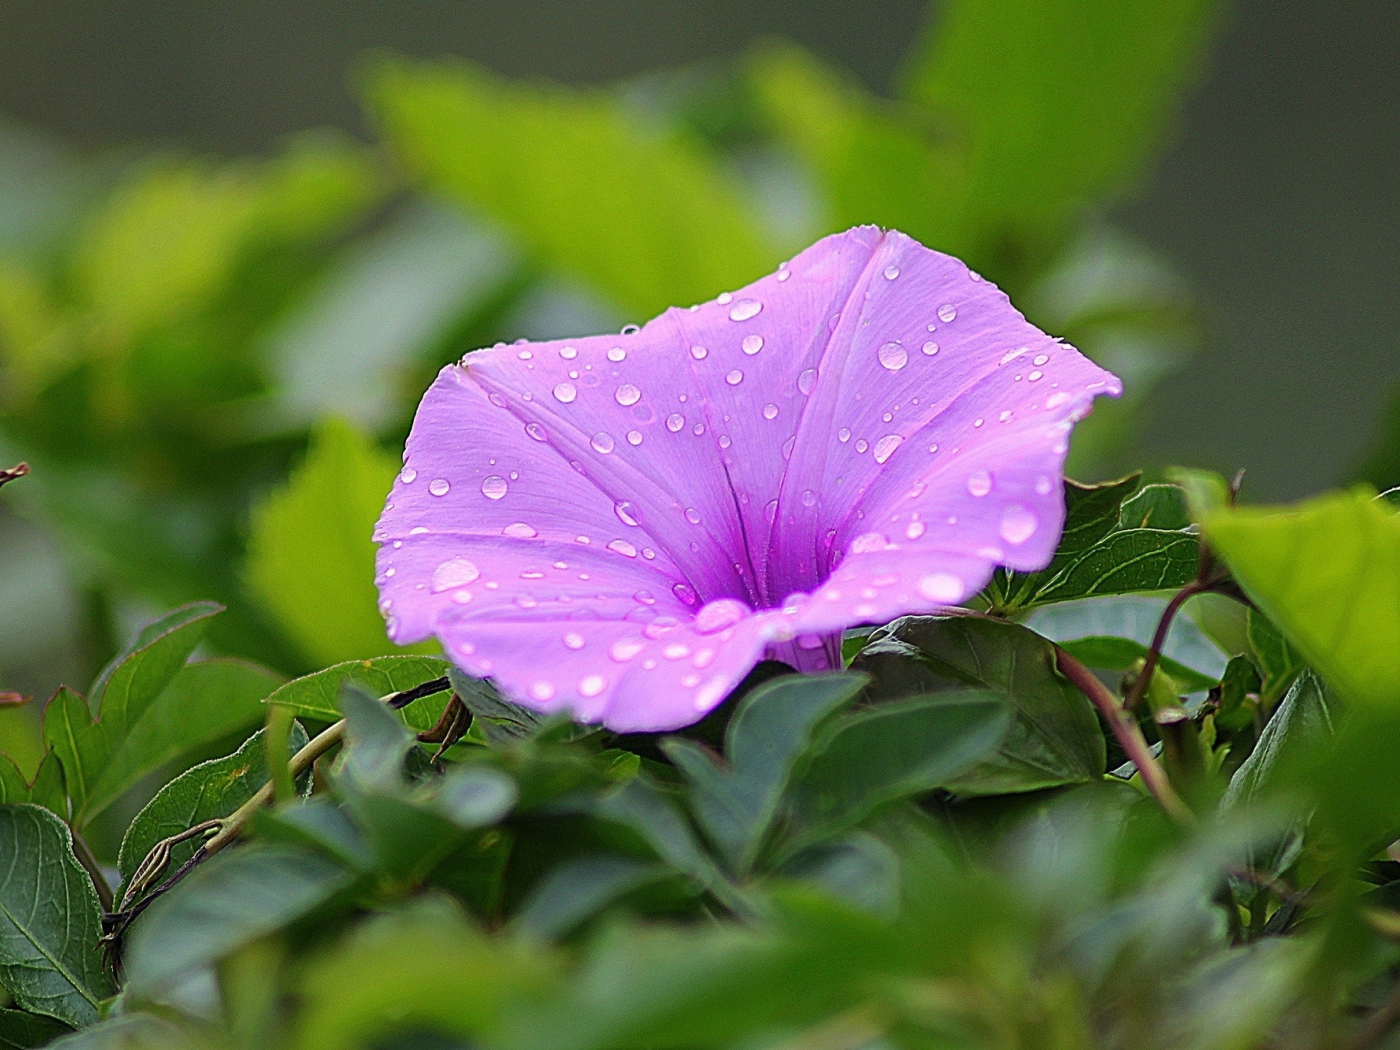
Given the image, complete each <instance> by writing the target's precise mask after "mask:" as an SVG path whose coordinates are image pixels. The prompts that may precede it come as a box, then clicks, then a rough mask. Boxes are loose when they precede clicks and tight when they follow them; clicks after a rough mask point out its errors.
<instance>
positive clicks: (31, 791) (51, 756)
mask: <svg viewBox="0 0 1400 1050" xmlns="http://www.w3.org/2000/svg"><path fill="white" fill-rule="evenodd" d="M6 802H8V803H11V804H16V803H21V802H33V803H34V804H35V805H37V806H43V807H44V808H45V809H47V810H49V811H51V812H52V813H54V814H55V815H56V816H57V817H58V818H59V819H60V820H62V819H63V818H64V817H65V816H67V813H68V796H67V795H65V794H64V791H63V765H62V763H61V762H60V761H59V757H58V755H57V754H56V753H55V752H54V751H53V750H49V751H46V752H44V757H43V758H42V759H40V760H39V768H38V769H37V770H35V772H34V779H33V780H26V779H25V777H24V773H23V772H21V770H20V768H19V766H17V765H15V763H14V762H13V760H11V758H10V757H9V756H8V755H5V754H0V803H6Z"/></svg>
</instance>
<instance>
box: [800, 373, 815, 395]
mask: <svg viewBox="0 0 1400 1050" xmlns="http://www.w3.org/2000/svg"><path fill="white" fill-rule="evenodd" d="M816 385H817V370H816V369H815V368H808V369H804V370H803V371H802V372H801V373H799V374H798V376H797V389H798V390H800V391H801V392H802V394H803V396H806V395H807V394H810V393H811V392H812V389H813V388H814V387H815V386H816Z"/></svg>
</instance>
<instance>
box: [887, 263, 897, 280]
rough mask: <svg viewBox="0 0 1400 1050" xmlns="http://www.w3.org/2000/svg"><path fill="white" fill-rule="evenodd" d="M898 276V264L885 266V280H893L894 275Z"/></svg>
mask: <svg viewBox="0 0 1400 1050" xmlns="http://www.w3.org/2000/svg"><path fill="white" fill-rule="evenodd" d="M898 276H899V267H898V266H886V267H885V280H887V281H893V280H894V279H895V278H896V277H898Z"/></svg>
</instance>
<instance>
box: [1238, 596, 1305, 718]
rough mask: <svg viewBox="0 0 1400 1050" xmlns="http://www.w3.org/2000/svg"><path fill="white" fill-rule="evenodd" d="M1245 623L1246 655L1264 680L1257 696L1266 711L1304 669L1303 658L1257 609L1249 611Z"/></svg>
mask: <svg viewBox="0 0 1400 1050" xmlns="http://www.w3.org/2000/svg"><path fill="white" fill-rule="evenodd" d="M1246 623H1247V625H1248V626H1247V628H1246V631H1247V637H1248V639H1249V651H1250V652H1251V653H1252V654H1253V656H1254V660H1255V663H1257V664H1258V666H1259V672H1260V674H1261V676H1262V677H1263V683H1262V686H1261V693H1260V695H1261V696H1262V698H1263V702H1264V707H1265V709H1266V710H1267V709H1269V708H1272V707H1273V705H1274V703H1275V702H1277V701H1278V699H1279V697H1281V696H1282V695H1283V694H1284V691H1285V690H1286V689H1287V688H1288V687H1289V685H1290V684H1292V682H1293V679H1294V678H1295V677H1296V676H1297V674H1298V672H1299V671H1301V670H1302V669H1303V655H1302V653H1300V652H1298V650H1297V649H1295V648H1293V646H1291V645H1289V644H1288V639H1286V638H1285V637H1284V636H1283V635H1282V634H1281V633H1279V629H1278V628H1277V627H1275V626H1274V625H1273V623H1272V622H1270V620H1269V618H1268V617H1267V616H1265V615H1264V614H1263V613H1261V612H1260V611H1259V610H1258V609H1250V610H1249V611H1248V614H1247V620H1246Z"/></svg>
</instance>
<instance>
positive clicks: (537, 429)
mask: <svg viewBox="0 0 1400 1050" xmlns="http://www.w3.org/2000/svg"><path fill="white" fill-rule="evenodd" d="M525 433H527V434H529V435H530V436H531V437H532V438H534V439H535V440H536V441H548V440H549V432H548V431H547V430H545V428H544V427H542V426H540V425H539V424H538V423H526V424H525Z"/></svg>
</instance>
